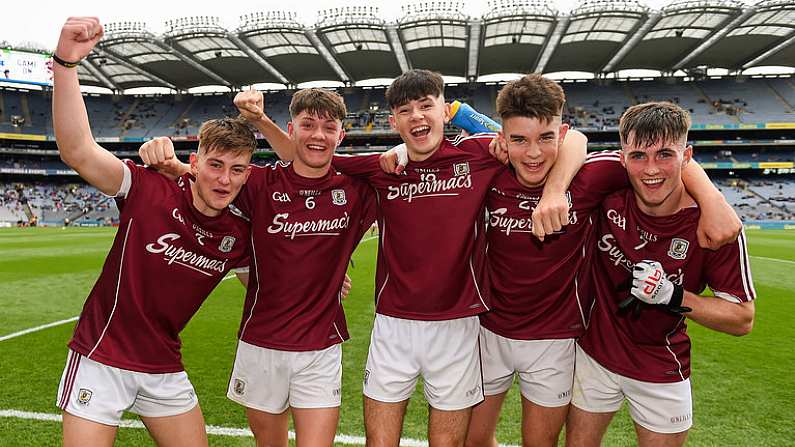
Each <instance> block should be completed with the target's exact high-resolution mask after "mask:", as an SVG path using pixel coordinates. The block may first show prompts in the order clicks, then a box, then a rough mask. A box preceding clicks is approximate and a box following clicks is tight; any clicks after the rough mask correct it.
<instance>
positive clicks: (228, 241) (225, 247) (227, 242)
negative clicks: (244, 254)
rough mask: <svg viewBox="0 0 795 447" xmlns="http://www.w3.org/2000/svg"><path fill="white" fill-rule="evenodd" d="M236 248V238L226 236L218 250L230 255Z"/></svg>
mask: <svg viewBox="0 0 795 447" xmlns="http://www.w3.org/2000/svg"><path fill="white" fill-rule="evenodd" d="M234 246H235V237H234V236H224V238H223V239H222V240H221V245H219V246H218V250H221V251H222V252H224V253H229V252H230V251H232V247H234Z"/></svg>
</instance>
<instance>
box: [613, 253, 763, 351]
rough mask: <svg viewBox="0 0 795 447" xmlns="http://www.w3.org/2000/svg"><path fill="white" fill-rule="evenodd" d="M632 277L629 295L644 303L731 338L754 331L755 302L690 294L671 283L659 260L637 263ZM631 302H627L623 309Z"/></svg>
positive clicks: (726, 295)
mask: <svg viewBox="0 0 795 447" xmlns="http://www.w3.org/2000/svg"><path fill="white" fill-rule="evenodd" d="M632 276H633V279H632V290H631V292H630V293H631V294H632V297H633V298H637V299H638V300H640V301H643V302H644V303H647V304H653V305H660V306H666V307H667V308H668V309H670V310H672V311H674V312H682V313H683V314H684V315H685V316H687V318H690V319H691V320H693V321H695V322H696V323H698V324H700V325H702V326H705V327H708V328H710V329H712V330H716V331H720V332H725V333H727V334H731V335H738V336H739V335H746V334H748V333H749V332H751V328H753V325H754V302H753V301H747V302H742V301H740V299H739V298H736V297H734V296H731V295H729V294H725V295H724V294H721V293H720V292H715V295H716V297H708V296H701V295H696V294H695V293H692V292H688V291H687V290H684V289H683V288H682V286H681V285H677V284H674V283H672V282H671V281H670V280H669V279H668V276H667V275H666V274H665V271H664V270H663V268H662V266H661V265H660V263H659V262H657V261H651V260H645V261H640V262H637V263H635V266H634V268H633V269H632ZM718 295H720V296H718ZM724 296H725V298H726V299H724ZM630 301H631V300H626V301H624V303H622V306H624V305H625V304H628V303H630Z"/></svg>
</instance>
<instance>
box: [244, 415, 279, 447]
mask: <svg viewBox="0 0 795 447" xmlns="http://www.w3.org/2000/svg"><path fill="white" fill-rule="evenodd" d="M246 416H248V425H249V427H251V431H252V432H254V438H255V439H256V440H257V447H287V427H288V425H289V422H290V417H289V414H288V410H284V411H283V412H282V413H279V414H273V413H266V412H264V411H259V410H255V409H253V408H248V407H246Z"/></svg>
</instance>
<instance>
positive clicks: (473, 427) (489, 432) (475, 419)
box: [466, 391, 508, 447]
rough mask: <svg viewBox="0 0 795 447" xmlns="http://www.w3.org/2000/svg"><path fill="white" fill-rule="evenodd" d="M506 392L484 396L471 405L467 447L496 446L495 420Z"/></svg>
mask: <svg viewBox="0 0 795 447" xmlns="http://www.w3.org/2000/svg"><path fill="white" fill-rule="evenodd" d="M506 394H508V392H507V391H506V392H504V393H501V394H496V395H494V396H486V397H485V399H484V400H483V402H481V403H479V404H478V405H475V406H474V407H472V420H471V421H470V422H469V431H467V439H466V445H467V447H497V435H496V432H497V422H498V421H499V419H500V410H501V409H502V403H503V402H504V401H505V395H506Z"/></svg>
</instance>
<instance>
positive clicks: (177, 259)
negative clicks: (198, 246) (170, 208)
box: [146, 233, 227, 276]
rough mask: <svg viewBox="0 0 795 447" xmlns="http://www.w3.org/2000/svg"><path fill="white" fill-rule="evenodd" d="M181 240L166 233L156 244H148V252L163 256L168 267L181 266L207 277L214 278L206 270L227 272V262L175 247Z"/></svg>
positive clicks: (176, 235)
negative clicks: (178, 240) (172, 265)
mask: <svg viewBox="0 0 795 447" xmlns="http://www.w3.org/2000/svg"><path fill="white" fill-rule="evenodd" d="M179 238H180V235H178V234H176V233H166V234H164V235H162V236H160V237H159V238H158V239H157V242H156V243H153V244H147V245H146V251H148V252H149V253H154V254H163V259H165V260H166V261H167V262H168V265H171V264H179V265H181V266H183V267H187V268H189V269H191V270H195V271H197V272H199V273H201V274H204V275H207V276H213V275H212V273H208V272H207V271H205V270H209V271H213V272H220V273H223V272H225V271H226V261H227V259H224V260H223V261H219V260H218V259H211V258H208V257H206V256H204V255H200V254H198V253H194V252H192V251H188V250H185V249H184V248H182V247H178V246H176V245H173V244H172V242H174V241H176V240H177V239H179Z"/></svg>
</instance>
